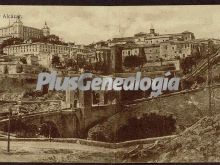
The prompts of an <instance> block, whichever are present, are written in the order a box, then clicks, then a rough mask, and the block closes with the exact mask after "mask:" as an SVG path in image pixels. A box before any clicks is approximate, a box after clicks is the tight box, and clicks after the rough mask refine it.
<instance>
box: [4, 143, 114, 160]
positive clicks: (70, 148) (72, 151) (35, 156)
mask: <svg viewBox="0 0 220 165" xmlns="http://www.w3.org/2000/svg"><path fill="white" fill-rule="evenodd" d="M0 162H62V163H63V162H94V163H95V162H107V163H114V162H115V151H114V150H113V149H108V148H103V147H94V146H86V145H81V144H76V143H64V142H62V143H61V142H39V141H27V142H20V141H12V142H11V152H10V153H7V141H0Z"/></svg>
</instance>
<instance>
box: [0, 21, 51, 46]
mask: <svg viewBox="0 0 220 165" xmlns="http://www.w3.org/2000/svg"><path fill="white" fill-rule="evenodd" d="M48 35H50V28H49V27H48V26H47V23H46V22H45V25H44V27H43V28H42V29H37V28H33V27H28V26H24V25H23V23H22V21H21V20H20V18H17V19H16V21H15V22H14V23H13V24H12V25H9V26H6V27H2V28H0V44H1V43H2V42H3V41H4V40H6V39H9V38H21V39H24V40H26V39H29V38H41V37H43V36H48Z"/></svg>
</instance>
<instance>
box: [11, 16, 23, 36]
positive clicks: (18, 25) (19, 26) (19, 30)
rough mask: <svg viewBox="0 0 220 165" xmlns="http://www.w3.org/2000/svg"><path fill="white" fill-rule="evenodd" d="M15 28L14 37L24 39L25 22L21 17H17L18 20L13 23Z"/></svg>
mask: <svg viewBox="0 0 220 165" xmlns="http://www.w3.org/2000/svg"><path fill="white" fill-rule="evenodd" d="M13 29H14V34H13V37H15V38H22V39H24V35H23V23H22V21H21V19H20V17H17V19H16V21H15V22H14V23H13Z"/></svg>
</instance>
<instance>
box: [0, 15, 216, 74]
mask: <svg viewBox="0 0 220 165" xmlns="http://www.w3.org/2000/svg"><path fill="white" fill-rule="evenodd" d="M0 35H1V36H0V43H1V57H0V58H1V64H0V66H1V74H9V75H10V74H25V73H33V74H35V73H38V72H40V71H41V70H42V69H43V68H44V69H48V70H52V69H56V70H58V71H60V72H62V71H65V72H71V73H79V72H82V71H83V70H84V71H85V70H89V71H91V72H94V73H100V74H111V72H112V71H111V70H112V69H113V70H114V69H115V68H113V65H114V63H116V61H113V60H112V59H111V54H112V53H111V52H112V50H113V49H114V47H116V46H120V49H121V52H120V53H119V54H118V55H117V56H118V57H117V58H116V59H121V62H120V64H117V68H118V70H114V71H113V72H131V70H132V72H135V71H136V70H139V71H143V72H154V71H166V70H175V71H185V69H186V67H181V66H183V65H184V63H185V61H187V60H188V61H190V63H187V65H188V66H187V67H188V69H190V68H191V67H193V63H196V62H198V61H199V60H200V59H202V58H203V57H204V56H206V55H207V54H206V53H205V52H204V51H203V50H205V49H206V48H207V47H208V44H209V43H212V44H213V45H214V46H215V47H216V48H217V47H218V45H219V44H220V40H219V39H196V37H195V36H194V34H193V32H189V31H184V32H180V33H176V34H159V33H158V32H157V31H156V30H155V29H154V27H153V25H151V27H150V29H149V31H148V30H147V28H146V32H139V33H137V34H134V35H133V36H131V37H122V38H112V39H109V40H107V41H98V42H96V43H91V44H89V45H77V44H76V43H75V42H74V41H73V42H72V43H67V42H64V41H61V40H60V38H59V36H58V34H50V28H49V26H48V25H47V23H46V22H45V24H44V26H43V27H42V29H37V28H33V27H28V26H25V25H24V24H23V22H22V21H21V19H20V18H17V19H16V21H15V22H14V23H13V24H11V25H10V26H7V27H2V28H1V29H0ZM119 56H120V57H119ZM119 61H120V60H119ZM111 64H112V65H111ZM118 65H121V66H118ZM186 72H187V71H186Z"/></svg>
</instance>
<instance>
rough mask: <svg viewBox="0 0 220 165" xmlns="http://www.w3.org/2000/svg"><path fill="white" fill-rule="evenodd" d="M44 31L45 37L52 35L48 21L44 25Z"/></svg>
mask: <svg viewBox="0 0 220 165" xmlns="http://www.w3.org/2000/svg"><path fill="white" fill-rule="evenodd" d="M42 31H43V35H44V36H45V37H47V36H49V35H50V28H49V27H48V26H47V22H45V24H44V27H43V28H42Z"/></svg>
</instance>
